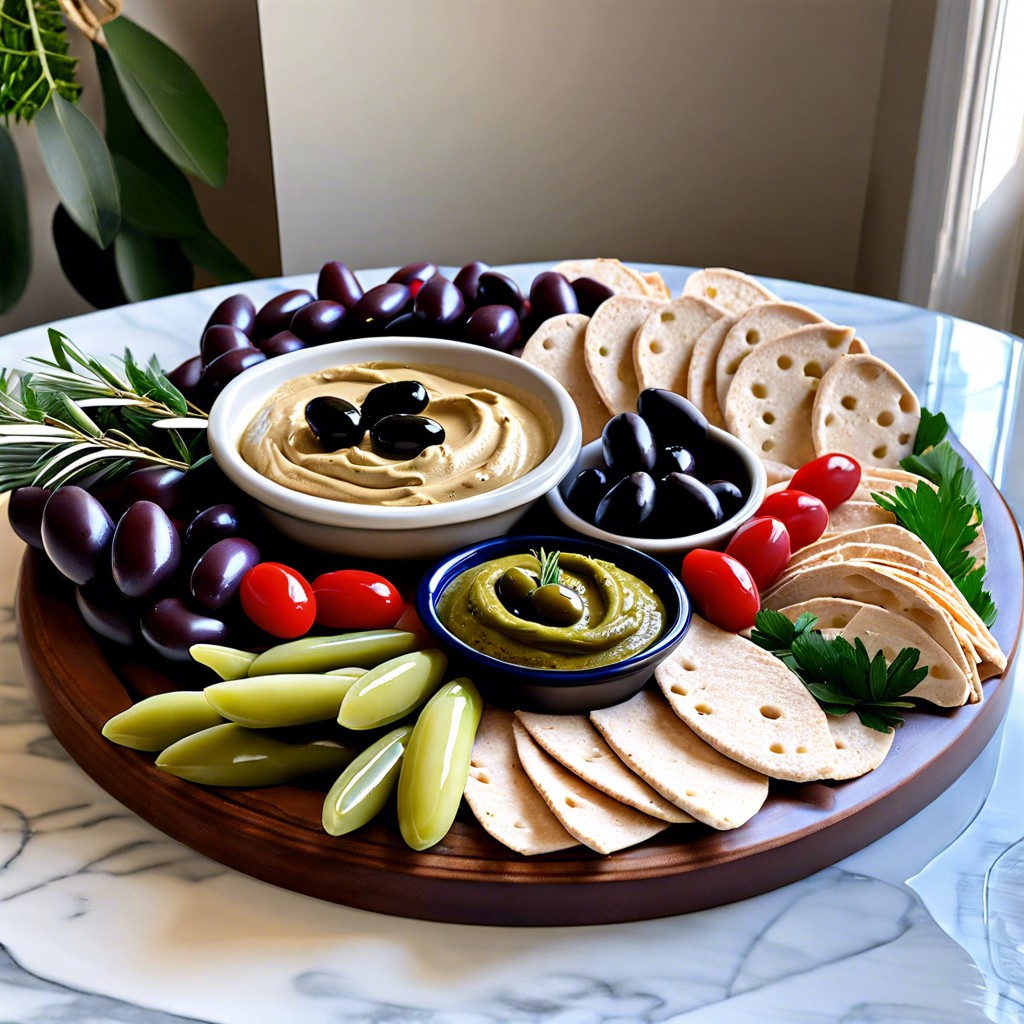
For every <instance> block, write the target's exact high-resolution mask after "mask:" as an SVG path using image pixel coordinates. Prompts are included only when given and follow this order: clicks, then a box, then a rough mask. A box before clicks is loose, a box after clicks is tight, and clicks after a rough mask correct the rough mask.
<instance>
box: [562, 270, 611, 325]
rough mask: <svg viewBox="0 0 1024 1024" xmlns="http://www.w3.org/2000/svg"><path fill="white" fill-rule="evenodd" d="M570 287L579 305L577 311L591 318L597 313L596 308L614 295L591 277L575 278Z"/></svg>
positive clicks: (609, 289)
mask: <svg viewBox="0 0 1024 1024" xmlns="http://www.w3.org/2000/svg"><path fill="white" fill-rule="evenodd" d="M571 287H572V291H573V294H574V295H575V296H576V301H577V303H578V304H579V307H580V309H579V311H580V312H581V313H583V314H584V315H586V316H593V315H594V313H596V312H597V307H598V306H600V305H601V303H602V302H604V301H605V300H607V299H610V298H611V297H612V296H613V295H614V294H615V292H614V291H613V290H612V289H611V288H609V287H608V285H606V284H602V283H601V282H600V281H595V280H594V279H593V278H592V277H577V278H576V280H575V281H573V282H572V285H571Z"/></svg>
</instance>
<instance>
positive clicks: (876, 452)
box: [871, 444, 889, 459]
mask: <svg viewBox="0 0 1024 1024" xmlns="http://www.w3.org/2000/svg"><path fill="white" fill-rule="evenodd" d="M888 451H889V449H888V447H887V446H886V445H884V444H880V445H879V446H878V447H877V448H873V449H872V450H871V454H872V456H873V457H874V458H876V459H884V458H885V455H886V452H888Z"/></svg>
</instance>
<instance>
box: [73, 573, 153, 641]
mask: <svg viewBox="0 0 1024 1024" xmlns="http://www.w3.org/2000/svg"><path fill="white" fill-rule="evenodd" d="M75 603H76V604H77V605H78V611H79V614H80V615H81V616H82V618H83V619H84V620H85V624H86V625H87V626H88V627H89V628H90V629H91V630H92V631H93V632H94V633H98V634H99V635H100V636H102V637H104V638H105V639H107V640H113V641H114V643H115V644H123V645H124V646H125V647H130V646H131V645H132V644H133V643H134V642H135V638H136V636H137V633H138V619H139V616H138V613H137V612H136V611H135V608H134V606H133V605H132V603H131V601H129V600H128V599H127V598H126V597H125V596H124V595H123V594H122V593H121V592H120V591H119V590H118V589H117V588H116V587H112V586H110V585H109V584H107V585H99V586H97V585H96V584H92V585H90V586H86V587H75Z"/></svg>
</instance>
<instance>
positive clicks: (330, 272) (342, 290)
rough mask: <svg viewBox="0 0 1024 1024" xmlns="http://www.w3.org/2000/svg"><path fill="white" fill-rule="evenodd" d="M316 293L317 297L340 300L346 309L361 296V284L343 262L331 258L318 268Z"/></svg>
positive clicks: (332, 300)
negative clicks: (318, 275)
mask: <svg viewBox="0 0 1024 1024" xmlns="http://www.w3.org/2000/svg"><path fill="white" fill-rule="evenodd" d="M316 295H317V298H318V299H330V300H331V302H340V303H341V304H342V305H343V306H344V307H345V308H346V309H351V308H352V307H353V306H354V305H355V304H356V303H357V302H358V301H359V300H360V299H361V298H362V297H363V286H362V285H361V284H360V283H359V281H358V280H357V279H356V275H355V274H353V273H352V271H351V270H349V269H348V267H346V266H345V264H344V263H338V262H337V260H332V261H331V262H330V263H325V264H324V265H323V266H322V267H321V268H320V277H319V279H318V280H317V282H316Z"/></svg>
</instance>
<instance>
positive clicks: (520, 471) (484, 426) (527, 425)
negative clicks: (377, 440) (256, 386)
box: [238, 363, 554, 505]
mask: <svg viewBox="0 0 1024 1024" xmlns="http://www.w3.org/2000/svg"><path fill="white" fill-rule="evenodd" d="M396 380H417V381H419V382H420V383H421V384H422V385H423V386H424V387H425V388H426V389H427V393H428V394H429V395H430V404H429V405H428V406H427V408H426V409H425V410H424V412H423V415H424V416H429V417H430V418H431V419H433V420H437V422H438V423H440V424H441V426H442V427H444V432H445V440H444V444H440V445H433V446H431V447H429V448H426V449H424V450H423V451H422V452H421V453H420V454H419V455H417V456H415V457H414V458H410V459H388V458H384V457H382V456H380V455H375V454H374V452H373V451H372V450H371V448H370V438H369V434H367V435H366V436H365V437H364V438H363V441H362V442H361V444H360V445H359V446H357V447H351V448H342V449H341V450H340V451H336V452H325V451H323V450H322V449H321V447H320V445H319V444H318V442H317V440H316V438H315V437H314V436H313V433H312V431H311V430H310V429H309V426H308V425H307V423H306V415H305V409H306V405H307V404H308V403H309V402H310V401H311V400H312V399H314V398H316V397H318V396H320V395H334V396H336V397H338V398H344V399H346V400H347V401H349V402H351V403H352V404H353V405H356V406H358V405H360V404H361V403H362V400H363V398H365V396H366V394H367V393H368V392H369V391H370V390H372V389H373V388H375V387H377V385H378V384H388V383H390V382H392V381H396ZM552 433H553V432H552V429H551V425H550V423H548V422H547V418H546V416H545V414H544V409H543V407H542V406H541V404H540V403H539V402H537V401H536V400H535V399H533V398H532V397H531V396H530V395H528V394H525V393H522V392H519V391H517V390H516V389H513V388H511V387H508V386H506V385H504V384H500V385H499V384H498V383H497V382H495V381H493V380H488V379H485V378H482V377H476V376H473V375H471V374H463V373H460V372H459V371H457V370H453V369H449V368H447V367H430V366H403V365H398V364H392V363H359V364H355V365H351V366H339V367H333V368H331V369H327V370H320V371H319V372H318V373H311V374H307V375H306V376H304V377H296V378H295V379H294V380H290V381H288V382H287V383H286V384H283V385H282V386H281V387H280V388H278V389H277V390H276V391H275V392H274V393H273V394H272V395H271V396H270V399H269V400H268V401H267V403H266V404H265V405H264V406H263V408H262V409H260V411H259V412H258V413H257V414H256V415H255V416H254V417H253V419H252V422H251V423H249V425H248V426H247V427H246V428H245V431H244V433H243V434H242V438H241V440H240V442H239V445H238V448H239V453H240V454H241V456H242V458H243V459H244V460H245V461H246V462H247V463H248V464H249V465H250V466H252V468H253V469H255V470H256V471H257V472H258V473H260V474H262V475H263V476H265V477H266V478H267V479H268V480H273V481H274V482H275V483H279V484H281V485H282V486H284V487H287V488H289V489H291V490H293V491H301V492H302V493H304V494H312V495H315V496H316V497H320V498H333V499H334V500H336V501H350V502H355V503H357V504H360V505H435V504H439V503H441V502H448V501H458V500H459V499H460V498H468V497H471V496H472V495H474V494H481V493H483V492H484V491H491V490H494V489H495V488H497V487H501V486H502V485H504V484H507V483H510V482H511V481H513V480H516V479H518V478H519V477H521V476H523V475H524V474H525V473H528V472H529V471H530V470H531V469H533V468H534V467H535V466H537V465H539V464H540V463H541V462H542V461H543V460H544V459H545V458H546V457H547V455H548V454H549V453H550V452H551V449H552V445H553V443H554V441H553V437H552Z"/></svg>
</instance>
